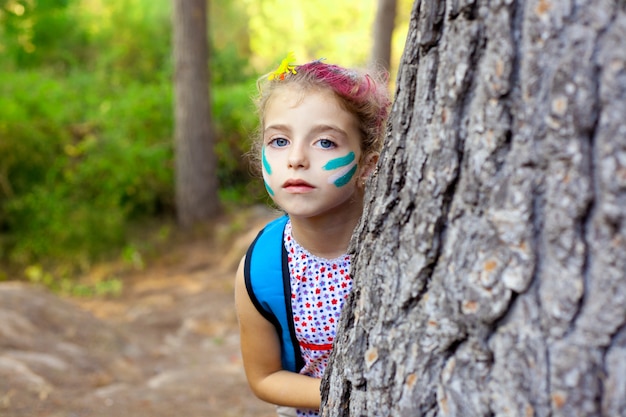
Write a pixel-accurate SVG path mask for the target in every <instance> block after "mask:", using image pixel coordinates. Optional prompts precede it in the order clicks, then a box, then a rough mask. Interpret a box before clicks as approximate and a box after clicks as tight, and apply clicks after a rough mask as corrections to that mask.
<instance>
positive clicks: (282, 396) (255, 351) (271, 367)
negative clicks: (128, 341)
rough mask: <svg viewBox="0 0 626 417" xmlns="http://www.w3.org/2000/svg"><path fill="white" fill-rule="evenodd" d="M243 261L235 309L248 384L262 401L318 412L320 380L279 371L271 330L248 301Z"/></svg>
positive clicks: (276, 345) (276, 340)
mask: <svg viewBox="0 0 626 417" xmlns="http://www.w3.org/2000/svg"><path fill="white" fill-rule="evenodd" d="M244 261H245V256H244V259H242V260H241V262H240V264H239V268H238V270H237V277H236V281H235V308H236V309H237V316H238V319H239V330H240V334H241V354H242V357H243V366H244V369H245V371H246V377H247V378H248V384H250V388H252V391H253V392H254V394H255V395H256V396H257V397H259V398H260V399H261V400H263V401H267V402H269V403H272V404H276V405H282V406H286V407H296V408H303V409H314V410H317V409H319V408H320V402H321V395H320V380H319V379H316V378H311V377H308V376H305V375H300V374H297V373H294V372H290V371H286V370H284V369H283V368H282V365H281V361H280V340H279V338H278V335H277V334H276V329H275V328H274V326H273V325H272V324H271V323H270V322H269V321H267V320H266V319H265V318H264V317H263V316H262V315H261V313H259V312H258V311H257V309H256V307H255V306H254V305H253V304H252V301H250V297H249V295H248V291H247V290H246V284H245V281H244V273H243V269H244Z"/></svg>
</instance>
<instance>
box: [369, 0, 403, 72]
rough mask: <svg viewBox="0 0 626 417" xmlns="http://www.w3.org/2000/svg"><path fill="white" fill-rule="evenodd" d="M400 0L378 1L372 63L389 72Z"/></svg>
mask: <svg viewBox="0 0 626 417" xmlns="http://www.w3.org/2000/svg"><path fill="white" fill-rule="evenodd" d="M397 5H398V0H378V9H377V10H376V17H375V18H374V42H373V46H372V58H371V61H372V63H374V64H376V65H381V66H382V67H383V68H385V69H386V70H387V71H389V70H390V68H391V39H392V37H393V29H394V28H395V26H396V25H395V19H396V8H397Z"/></svg>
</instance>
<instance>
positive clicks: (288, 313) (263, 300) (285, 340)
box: [244, 216, 304, 372]
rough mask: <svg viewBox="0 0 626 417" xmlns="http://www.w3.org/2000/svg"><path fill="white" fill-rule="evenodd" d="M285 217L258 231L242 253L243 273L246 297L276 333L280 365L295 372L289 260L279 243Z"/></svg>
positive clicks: (298, 357) (299, 364) (297, 359)
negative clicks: (243, 259) (244, 255)
mask: <svg viewBox="0 0 626 417" xmlns="http://www.w3.org/2000/svg"><path fill="white" fill-rule="evenodd" d="M288 219H289V218H288V217H287V216H283V217H280V218H278V219H276V220H274V221H272V222H270V223H269V224H268V225H267V226H265V228H264V229H263V230H261V232H259V234H258V235H257V237H256V239H255V240H254V242H252V244H251V245H250V247H249V248H248V252H247V253H246V261H245V264H244V277H245V283H246V289H247V291H248V295H249V296H250V300H251V301H252V303H253V304H254V306H255V307H256V309H257V310H258V311H259V313H261V314H262V315H263V317H265V318H266V319H267V320H268V321H269V322H270V323H272V324H273V325H274V327H275V328H276V332H277V333H278V335H279V337H280V350H281V362H282V365H283V368H284V369H286V370H288V371H292V372H298V371H299V370H300V369H302V368H303V367H304V360H303V359H302V354H301V353H300V345H299V344H298V339H297V338H296V331H295V326H294V323H293V311H292V309H291V282H290V277H289V263H288V258H287V250H286V249H285V245H284V244H283V233H284V230H285V225H286V224H287V220H288ZM259 349H263V346H259Z"/></svg>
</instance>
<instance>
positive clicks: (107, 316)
mask: <svg viewBox="0 0 626 417" xmlns="http://www.w3.org/2000/svg"><path fill="white" fill-rule="evenodd" d="M275 216H276V214H275V213H273V212H271V211H269V210H266V209H260V208H255V209H250V210H248V211H246V213H245V214H241V213H239V214H238V215H237V216H224V218H221V219H220V220H219V221H218V222H216V224H215V225H213V226H211V227H208V229H207V230H205V231H204V233H200V235H202V236H196V237H195V238H186V239H182V240H181V241H178V242H176V243H175V244H172V246H171V247H170V248H169V249H168V250H167V251H166V252H163V254H162V255H161V256H159V257H158V259H153V260H151V261H149V262H147V265H145V267H144V268H143V269H142V270H141V271H134V272H128V271H127V272H126V273H125V274H124V275H123V277H122V279H123V283H124V285H123V290H122V293H121V294H120V295H118V296H115V297H113V296H109V297H106V296H104V297H96V298H75V297H62V296H59V295H56V294H53V293H51V292H49V291H47V290H45V289H41V288H38V287H35V286H33V285H30V284H24V283H17V282H4V283H0V417H43V416H48V417H83V416H85V417H87V416H88V417H120V416H123V417H166V416H167V417H234V416H237V417H270V416H274V415H275V413H274V408H273V407H272V406H270V405H269V404H265V403H263V402H262V401H260V400H258V399H257V398H256V397H254V395H253V394H252V393H251V392H250V390H249V388H248V386H247V383H246V380H245V376H244V373H243V366H242V361H241V356H240V353H239V336H238V329H237V319H236V315H235V311H234V301H233V278H234V272H235V270H236V267H237V264H238V261H239V259H240V258H241V256H242V255H243V253H244V252H245V249H246V247H247V245H248V244H249V243H250V242H251V241H252V239H253V238H254V236H255V235H256V233H257V232H258V231H259V230H260V229H261V227H262V226H263V225H264V224H265V223H266V222H267V221H268V220H270V219H272V218H273V217H275ZM196 235H198V234H196ZM112 268H114V266H111V265H103V266H98V267H96V268H93V270H92V271H91V272H90V274H89V275H90V276H87V277H85V280H87V281H89V280H98V279H100V278H99V277H101V276H105V275H106V274H107V273H108V272H107V270H110V269H112ZM109 273H110V271H109Z"/></svg>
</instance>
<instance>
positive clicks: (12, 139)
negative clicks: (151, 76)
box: [0, 72, 173, 264]
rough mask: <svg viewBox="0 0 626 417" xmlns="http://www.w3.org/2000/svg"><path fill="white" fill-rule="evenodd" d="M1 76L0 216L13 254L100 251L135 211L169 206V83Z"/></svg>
mask: <svg viewBox="0 0 626 417" xmlns="http://www.w3.org/2000/svg"><path fill="white" fill-rule="evenodd" d="M2 77H3V79H5V80H9V82H8V83H5V84H3V86H2V92H3V94H2V97H3V98H4V99H3V101H2V102H0V104H1V105H2V107H3V108H6V109H8V110H9V111H7V112H3V114H2V115H0V120H1V121H0V134H1V135H2V137H3V140H2V142H1V143H2V144H1V145H0V166H2V167H4V168H3V172H2V175H3V177H2V178H3V181H2V182H3V184H5V186H4V187H3V189H2V190H1V191H0V193H1V194H2V195H3V199H2V204H1V205H0V225H2V229H1V230H3V231H4V232H6V233H7V234H8V235H9V238H8V239H5V251H4V252H5V253H8V254H9V256H10V258H11V260H13V261H16V262H18V263H20V264H27V263H30V262H34V261H37V260H39V259H41V258H47V257H53V258H55V259H56V260H60V261H67V262H72V259H84V260H89V259H94V258H97V256H98V255H99V254H102V253H106V252H108V251H110V249H111V248H113V247H116V246H119V245H121V244H122V243H123V242H124V240H125V231H126V224H127V222H128V221H129V220H131V219H134V218H140V217H142V216H149V215H154V214H158V213H162V212H166V211H168V210H171V207H172V201H173V197H172V194H173V186H172V183H173V181H172V167H171V160H172V140H171V136H172V133H171V130H172V128H171V126H172V110H171V102H172V100H171V86H170V84H169V83H162V84H154V85H141V84H134V85H129V86H128V87H126V88H124V89H118V90H107V89H106V88H104V87H103V86H102V85H98V84H90V83H89V82H88V79H89V77H87V76H85V75H77V76H74V77H69V78H66V79H62V80H60V79H55V78H54V77H46V76H43V75H42V74H41V73H39V72H32V73H29V72H20V73H10V74H2ZM77 91H80V94H79V95H77V94H76V92H77ZM9 98H10V99H9ZM5 101H6V103H5ZM5 104H6V105H5Z"/></svg>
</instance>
